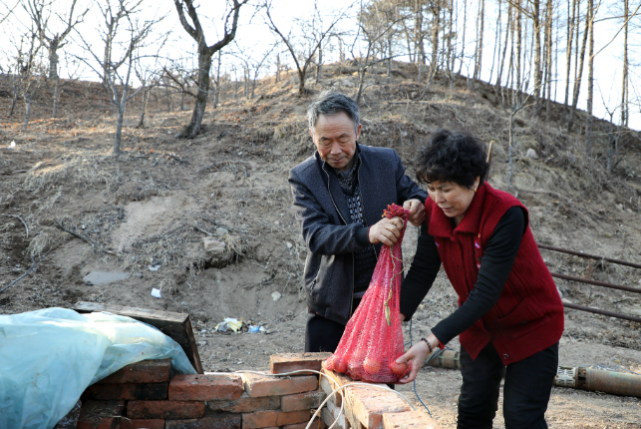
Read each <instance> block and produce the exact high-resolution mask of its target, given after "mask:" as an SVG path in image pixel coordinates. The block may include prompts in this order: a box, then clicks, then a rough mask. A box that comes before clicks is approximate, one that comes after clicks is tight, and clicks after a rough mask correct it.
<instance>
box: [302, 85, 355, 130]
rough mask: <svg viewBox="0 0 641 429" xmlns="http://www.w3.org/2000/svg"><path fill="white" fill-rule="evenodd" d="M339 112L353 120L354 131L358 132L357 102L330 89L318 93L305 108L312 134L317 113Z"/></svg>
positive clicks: (330, 113)
mask: <svg viewBox="0 0 641 429" xmlns="http://www.w3.org/2000/svg"><path fill="white" fill-rule="evenodd" d="M340 112H344V113H345V114H346V115H347V116H348V117H349V118H350V119H351V120H352V122H354V132H355V133H356V134H358V124H360V116H359V114H358V104H356V102H355V101H354V100H352V99H351V98H350V97H348V96H347V95H345V94H341V93H340V92H333V91H330V90H327V91H323V92H321V93H320V94H318V97H316V99H315V100H314V101H312V104H310V105H309V107H308V108H307V120H308V121H309V129H310V130H311V132H312V134H314V127H315V126H316V121H318V116H319V115H335V114H337V113H340Z"/></svg>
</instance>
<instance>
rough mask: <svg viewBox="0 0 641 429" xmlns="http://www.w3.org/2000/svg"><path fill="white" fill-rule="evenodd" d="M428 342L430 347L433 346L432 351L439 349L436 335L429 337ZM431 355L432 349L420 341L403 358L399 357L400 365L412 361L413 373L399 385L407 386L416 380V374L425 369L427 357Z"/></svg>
mask: <svg viewBox="0 0 641 429" xmlns="http://www.w3.org/2000/svg"><path fill="white" fill-rule="evenodd" d="M427 341H429V342H430V345H431V346H432V350H434V349H436V348H437V347H438V342H439V341H438V339H437V338H436V337H435V336H434V334H432V335H430V336H429V337H427ZM429 354H430V349H429V347H428V346H427V344H426V343H425V341H419V342H418V343H416V344H414V345H413V346H412V348H411V349H409V350H408V351H407V353H405V354H404V355H403V356H401V357H399V358H398V359H396V362H398V363H403V362H408V361H411V362H412V364H411V367H412V369H411V371H410V373H409V374H407V375H406V376H405V377H404V378H403V379H401V380H399V383H401V384H406V383H411V382H412V381H414V380H415V379H416V374H418V371H419V370H420V369H421V368H422V367H423V364H424V363H425V359H427V356H428V355H429Z"/></svg>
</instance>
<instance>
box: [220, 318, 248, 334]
mask: <svg viewBox="0 0 641 429" xmlns="http://www.w3.org/2000/svg"><path fill="white" fill-rule="evenodd" d="M242 327H243V321H242V320H238V319H234V318H232V317H225V320H223V321H222V322H220V323H219V324H218V325H216V327H215V328H214V329H216V330H217V331H220V332H227V331H232V332H238V331H240V329H241V328H242Z"/></svg>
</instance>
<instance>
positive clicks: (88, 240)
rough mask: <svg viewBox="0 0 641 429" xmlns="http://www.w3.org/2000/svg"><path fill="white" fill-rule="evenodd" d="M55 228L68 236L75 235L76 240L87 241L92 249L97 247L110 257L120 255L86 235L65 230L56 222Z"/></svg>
mask: <svg viewBox="0 0 641 429" xmlns="http://www.w3.org/2000/svg"><path fill="white" fill-rule="evenodd" d="M54 226H55V227H56V228H58V229H60V230H62V231H64V232H66V233H67V234H71V235H73V236H74V237H76V238H79V239H81V240H83V241H86V242H87V243H89V244H91V247H95V248H97V249H98V250H100V251H102V252H105V253H108V254H110V255H114V256H118V255H117V254H116V252H113V251H111V250H108V249H105V248H104V247H102V246H100V245H99V244H98V243H96V242H95V241H93V240H92V239H90V238H89V237H87V236H84V235H82V234H79V233H77V232H75V231H71V230H70V229H67V228H65V227H64V226H62V225H61V224H59V223H57V222H56V223H54Z"/></svg>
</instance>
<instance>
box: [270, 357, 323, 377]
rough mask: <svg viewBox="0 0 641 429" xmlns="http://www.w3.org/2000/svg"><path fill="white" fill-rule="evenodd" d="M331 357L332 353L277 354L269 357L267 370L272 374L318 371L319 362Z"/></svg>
mask: <svg viewBox="0 0 641 429" xmlns="http://www.w3.org/2000/svg"><path fill="white" fill-rule="evenodd" d="M331 355H332V353H279V354H275V355H271V356H270V357H269V369H270V370H271V372H272V374H282V373H284V372H291V371H297V370H304V369H311V370H314V371H320V370H321V362H323V360H325V359H327V358H328V357H330V356H331ZM300 374H305V373H300ZM307 374H310V373H307ZM311 374H313V373H311Z"/></svg>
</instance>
